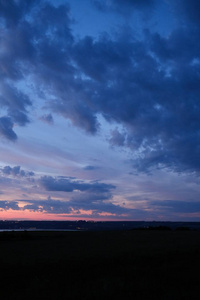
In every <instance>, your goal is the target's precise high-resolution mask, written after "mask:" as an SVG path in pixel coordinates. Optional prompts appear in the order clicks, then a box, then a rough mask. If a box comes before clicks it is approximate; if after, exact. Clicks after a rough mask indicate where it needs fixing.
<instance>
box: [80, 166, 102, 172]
mask: <svg viewBox="0 0 200 300" xmlns="http://www.w3.org/2000/svg"><path fill="white" fill-rule="evenodd" d="M97 169H99V167H98V166H85V167H84V168H83V170H85V171H93V170H97Z"/></svg>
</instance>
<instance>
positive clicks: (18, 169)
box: [0, 166, 35, 177]
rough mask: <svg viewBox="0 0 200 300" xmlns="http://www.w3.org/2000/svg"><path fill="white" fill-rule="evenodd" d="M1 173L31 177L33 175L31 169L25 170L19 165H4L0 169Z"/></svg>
mask: <svg viewBox="0 0 200 300" xmlns="http://www.w3.org/2000/svg"><path fill="white" fill-rule="evenodd" d="M0 171H1V173H2V174H4V175H12V176H18V177H32V176H34V175H35V174H34V172H32V171H25V170H23V169H21V167H20V166H15V167H10V166H5V167H3V168H1V169H0Z"/></svg>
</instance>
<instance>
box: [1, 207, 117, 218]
mask: <svg viewBox="0 0 200 300" xmlns="http://www.w3.org/2000/svg"><path fill="white" fill-rule="evenodd" d="M113 216H114V215H113V214H107V213H100V214H99V215H98V216H97V215H95V217H94V216H92V210H90V211H81V213H80V214H77V215H74V214H48V213H44V212H34V211H30V210H24V211H20V210H13V209H8V210H0V220H5V221H9V220H22V221H23V220H34V221H77V220H85V221H119V220H121V218H120V217H119V218H117V216H116V215H115V217H116V218H111V219H109V217H113ZM106 217H107V218H106Z"/></svg>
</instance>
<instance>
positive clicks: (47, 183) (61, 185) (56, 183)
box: [40, 176, 115, 193]
mask: <svg viewBox="0 0 200 300" xmlns="http://www.w3.org/2000/svg"><path fill="white" fill-rule="evenodd" d="M40 183H41V185H42V186H43V187H44V188H45V189H46V190H47V191H62V192H72V191H74V190H79V191H82V192H83V191H88V192H92V193H107V192H110V190H112V189H114V188H115V186H114V185H112V184H105V183H101V182H98V181H92V182H89V183H87V182H84V181H78V180H71V179H68V178H56V177H52V176H43V177H41V178H40Z"/></svg>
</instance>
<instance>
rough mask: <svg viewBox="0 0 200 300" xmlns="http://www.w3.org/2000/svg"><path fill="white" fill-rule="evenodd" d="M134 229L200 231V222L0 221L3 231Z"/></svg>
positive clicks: (0, 228) (0, 227)
mask: <svg viewBox="0 0 200 300" xmlns="http://www.w3.org/2000/svg"><path fill="white" fill-rule="evenodd" d="M133 229H166V230H168V229H171V230H178V229H179V230H186V229H189V230H200V222H157V221H152V222H146V221H119V222H116V221H115V222H114V221H113V222H112V221H110V222H96V221H84V220H80V221H0V232H1V231H13V230H14V231H24V230H27V231H99V230H133Z"/></svg>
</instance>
